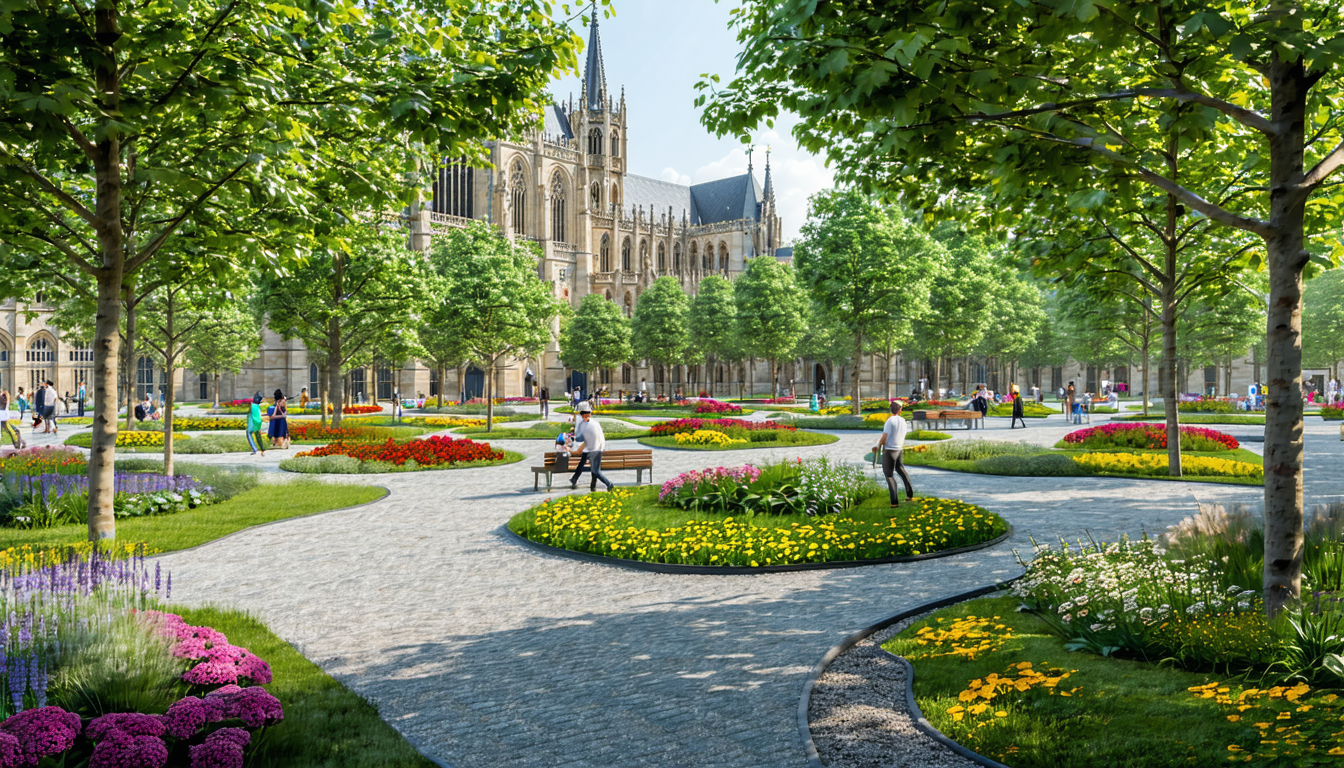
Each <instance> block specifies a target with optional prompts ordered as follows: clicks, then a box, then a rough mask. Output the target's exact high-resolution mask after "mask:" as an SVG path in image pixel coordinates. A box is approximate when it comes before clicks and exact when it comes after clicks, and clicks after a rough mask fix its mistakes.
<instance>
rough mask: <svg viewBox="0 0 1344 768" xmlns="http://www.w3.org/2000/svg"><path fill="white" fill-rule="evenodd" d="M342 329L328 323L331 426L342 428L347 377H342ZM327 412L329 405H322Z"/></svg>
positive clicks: (334, 319)
mask: <svg viewBox="0 0 1344 768" xmlns="http://www.w3.org/2000/svg"><path fill="white" fill-rule="evenodd" d="M342 353H343V350H342V349H341V328H340V322H339V321H338V320H337V319H336V318H332V319H331V320H330V321H328V323H327V387H328V390H329V393H330V395H331V426H333V427H340V426H341V411H342V410H343V409H344V408H345V377H344V376H342V375H341V355H342ZM322 412H323V413H326V412H327V404H326V403H323V404H322Z"/></svg>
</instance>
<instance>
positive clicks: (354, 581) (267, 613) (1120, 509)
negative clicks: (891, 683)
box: [164, 420, 1344, 768]
mask: <svg viewBox="0 0 1344 768" xmlns="http://www.w3.org/2000/svg"><path fill="white" fill-rule="evenodd" d="M995 421H996V420H991V426H990V428H988V429H986V430H984V431H983V432H982V433H980V435H979V436H982V437H985V438H989V439H1030V440H1032V441H1033V442H1039V443H1042V444H1049V443H1053V442H1054V441H1055V440H1058V439H1059V437H1060V436H1062V435H1063V434H1064V433H1065V432H1067V431H1068V427H1067V426H1066V425H1064V424H1063V423H1059V424H1058V425H1057V426H1053V425H1049V426H1048V425H1044V424H1041V425H1035V424H1034V425H1033V427H1032V428H1030V429H1028V430H1025V431H1023V430H1018V431H1016V432H1009V431H1008V430H1007V429H1006V428H1003V427H1002V426H1001V425H999V424H996V423H994V422H995ZM1004 421H1006V420H1004ZM1309 425H1310V426H1309V428H1308V432H1309V437H1308V440H1309V445H1308V447H1309V450H1311V451H1312V452H1313V453H1312V459H1311V461H1310V463H1309V467H1311V470H1309V475H1308V477H1309V485H1308V491H1309V492H1310V493H1312V494H1313V495H1315V496H1321V497H1328V496H1331V495H1337V494H1340V493H1341V492H1344V488H1341V485H1340V482H1339V481H1336V480H1334V479H1333V478H1334V476H1335V475H1337V474H1338V473H1331V472H1326V471H1324V469H1325V467H1326V466H1328V463H1327V462H1330V461H1334V462H1337V461H1338V458H1339V446H1340V443H1339V440H1338V437H1337V431H1336V429H1335V428H1334V427H1331V426H1330V425H1324V424H1321V423H1320V422H1319V420H1316V422H1315V423H1314V424H1312V423H1311V422H1309ZM1229 431H1233V432H1240V433H1246V434H1249V433H1250V430H1247V429H1245V428H1242V429H1240V430H1238V429H1237V428H1229ZM874 437H875V436H874V435H873V434H872V433H863V434H856V433H848V434H843V435H842V437H841V440H840V442H839V443H835V444H833V445H829V446H818V447H812V448H804V449H794V450H790V451H783V450H779V451H746V452H740V453H731V454H723V453H718V454H706V453H693V452H685V451H666V450H659V451H657V452H656V455H655V466H656V467H657V473H656V475H655V477H656V478H657V479H658V480H659V481H661V480H663V479H666V478H667V477H670V476H671V475H672V474H674V473H677V472H681V471H684V470H687V469H692V468H698V467H703V466H709V465H713V464H717V463H719V462H723V463H729V464H732V463H737V462H741V461H745V460H747V459H749V458H750V459H751V460H755V461H761V460H765V459H766V458H767V456H763V455H762V454H769V456H770V457H778V458H784V457H792V456H797V455H803V456H813V455H821V454H823V453H826V454H830V455H832V456H835V457H839V458H844V459H851V460H852V459H857V458H859V457H861V456H862V454H863V453H864V452H865V451H866V450H867V448H868V446H870V445H871V444H872V442H873V440H874ZM500 444H501V445H503V446H505V447H508V448H510V449H513V450H518V451H522V452H525V453H526V454H527V455H528V457H529V458H528V460H526V461H524V462H522V463H519V464H514V465H509V466H504V467H492V468H485V469H476V470H464V471H445V472H421V473H415V474H405V475H390V476H387V475H385V476H373V477H371V478H370V477H366V478H360V479H362V480H364V481H366V482H373V483H378V484H385V485H386V486H387V487H389V488H390V489H391V491H392V494H391V496H390V497H388V498H387V499H385V500H383V501H380V502H377V503H375V504H373V505H370V506H366V507H362V508H358V509H353V510H349V511H345V512H333V513H328V514H325V515H321V516H318V517H314V518H310V519H306V520H295V521H289V522H286V523H282V524H278V525H271V526H267V527H264V528H259V529H254V530H251V531H245V532H243V533H241V534H239V535H236V536H233V537H230V538H227V539H224V540H221V541H219V542H216V543H214V544H210V545H207V546H206V547H203V548H201V549H199V550H196V551H193V552H190V553H183V554H180V555H169V556H166V557H164V561H165V563H166V564H167V565H169V566H170V567H171V568H172V569H173V571H174V587H175V595H174V597H175V598H176V599H180V600H183V601H186V602H190V603H204V602H213V603H218V604H224V605H231V606H237V607H241V608H244V609H246V610H248V611H251V612H253V613H255V614H256V615H258V616H260V617H261V618H262V619H264V620H265V621H266V622H268V623H269V624H270V626H271V627H272V629H274V630H275V631H276V632H277V633H278V634H279V635H281V636H282V637H284V638H286V639H287V640H289V641H291V642H292V643H294V644H295V645H296V646H297V647H298V648H299V649H300V650H301V651H302V652H303V653H304V654H305V655H307V656H308V657H309V658H311V659H313V660H314V661H316V662H317V663H319V664H320V665H321V666H322V667H323V668H324V669H325V670H326V671H328V672H329V673H330V674H332V675H334V676H335V677H337V678H338V679H340V680H341V681H342V682H344V683H345V684H347V685H349V686H350V687H351V688H352V689H354V690H355V691H357V692H359V693H360V694H362V695H364V696H366V697H367V698H369V699H370V700H372V701H373V702H375V703H376V704H377V705H378V706H379V708H380V711H381V712H382V714H383V716H384V717H385V718H386V719H387V720H388V721H389V722H391V723H392V724H393V725H394V726H395V727H397V728H398V729H400V730H401V731H402V732H403V733H404V734H406V736H407V737H408V738H409V739H410V740H411V741H412V742H413V743H414V744H415V745H416V746H417V747H419V748H420V749H421V750H423V751H424V752H425V753H426V754H429V755H431V756H433V757H434V758H436V759H438V760H441V761H443V762H444V763H446V764H449V765H451V766H453V768H476V767H478V766H479V767H486V766H489V767H491V768H507V767H511V766H548V767H551V766H601V767H602V768H637V767H639V766H659V767H660V768H668V767H677V768H712V767H714V766H724V767H725V768H729V767H731V768H751V767H752V766H761V767H763V768H764V767H766V766H768V767H769V768H778V767H799V768H801V766H804V765H805V764H806V763H805V760H804V756H803V749H802V743H801V740H800V737H799V735H798V730H797V724H796V711H797V705H798V697H799V694H800V693H801V686H802V682H803V679H804V677H805V675H806V674H807V672H808V671H809V669H810V668H811V666H812V665H813V664H815V663H816V662H817V660H818V659H819V658H820V657H821V656H822V654H823V653H825V651H826V650H827V649H828V648H829V647H830V646H832V645H833V644H835V643H836V642H838V641H839V640H840V639H841V638H842V637H844V636H845V635H847V634H849V633H850V632H853V631H855V630H856V629H859V628H861V627H863V626H866V625H868V624H870V623H872V622H875V621H877V620H879V619H881V618H883V617H885V616H889V615H891V614H894V613H896V612H898V611H901V610H903V609H906V608H909V607H913V606H916V605H918V604H921V603H923V602H927V601H929V600H931V599H935V598H938V597H942V596H947V595H951V594H956V593H958V592H961V591H965V590H968V589H971V588H973V587H977V586H980V585H983V584H987V583H990V582H993V581H995V580H999V579H1005V578H1009V577H1012V576H1014V575H1016V574H1017V573H1018V572H1019V569H1018V567H1017V565H1016V563H1015V560H1014V557H1013V554H1012V549H1013V548H1014V547H1017V548H1029V547H1030V541H1029V538H1030V537H1035V538H1036V539H1037V540H1040V541H1052V540H1054V539H1055V538H1057V537H1059V536H1064V537H1066V538H1073V537H1077V536H1082V535H1084V534H1085V533H1086V532H1091V534H1092V535H1094V536H1096V537H1098V538H1106V537H1114V536H1116V535H1118V534H1120V533H1123V532H1129V533H1131V534H1138V533H1140V532H1142V531H1143V530H1148V531H1154V532H1155V531H1158V530H1160V529H1161V528H1163V527H1165V526H1166V525H1169V524H1171V523H1173V522H1175V521H1177V520H1179V519H1180V518H1181V517H1184V516H1186V515H1188V514H1191V513H1192V512H1193V511H1194V509H1195V502H1196V500H1197V499H1198V500H1206V501H1207V500H1226V501H1248V502H1256V501H1257V500H1258V499H1259V497H1260V491H1259V489H1257V488H1250V487H1238V486H1225V485H1210V484H1195V483H1166V482H1138V481H1124V480H1109V479H1087V478H1081V479H1080V478H1068V479H1058V480H1055V479H1042V478H994V477H982V476H975V475H965V474H958V473H949V472H938V471H932V470H916V471H915V472H914V477H915V483H916V487H917V489H918V490H919V491H921V492H929V493H937V494H939V495H944V496H955V497H960V498H964V499H966V500H967V501H971V502H974V503H977V504H982V505H984V506H986V507H988V508H990V509H993V510H995V511H997V512H999V513H1000V514H1002V515H1003V516H1004V517H1006V518H1007V519H1008V520H1009V521H1010V522H1012V523H1013V525H1014V526H1015V536H1014V538H1013V541H1012V542H1011V543H1010V544H1005V545H1001V546H998V547H995V548H993V549H990V550H984V551H981V552H977V553H973V554H969V555H963V556H958V557H950V558H945V559H941V560H934V561H928V562H923V563H915V564H909V565H886V566H871V567H865V568H857V569H849V570H836V571H812V572H805V573H796V574H772V575H758V576H669V575H660V574H649V573H640V572H632V571H628V570H624V569H615V568H610V567H605V566H597V565H590V564H585V563H579V562H576V561H572V560H568V559H564V558H556V557H551V556H546V555H541V554H538V553H535V552H533V551H531V550H528V549H525V548H522V547H520V546H518V545H516V544H514V543H511V542H509V541H507V540H505V539H504V538H503V537H502V536H501V533H500V531H501V527H502V526H503V525H504V523H505V522H506V521H507V520H508V519H509V517H510V516H512V515H513V514H515V513H516V512H518V511H520V510H522V509H525V508H526V507H528V506H530V505H532V504H535V503H537V502H538V501H540V500H541V499H543V498H545V496H544V495H541V494H534V493H532V490H531V488H532V479H531V472H530V471H529V470H528V467H530V466H531V465H532V464H533V463H535V461H534V460H535V459H536V458H537V457H538V456H539V454H540V453H541V452H542V451H543V450H545V449H546V447H547V444H546V443H545V442H544V441H541V442H539V441H511V442H501V443H500ZM631 445H633V444H631ZM1251 447H1254V445H1252V446H1251ZM184 459H186V460H211V461H220V462H228V461H236V459H230V458H229V457H222V456H221V457H210V456H205V457H184ZM278 460H279V455H278V454H274V453H273V454H271V455H268V457H267V462H266V465H268V466H272V467H273V466H274V465H275V463H276V462H278ZM249 463H250V462H249ZM1318 475H1319V476H1321V478H1322V480H1321V482H1319V483H1317V482H1316V480H1315V478H1316V477H1317V476H1318ZM620 477H621V478H622V479H623V477H624V476H623V475H622V476H620ZM346 479H347V481H348V480H349V478H346ZM276 492H277V493H283V492H286V491H285V490H284V489H283V488H282V487H277V488H276ZM564 492H568V488H565V491H564Z"/></svg>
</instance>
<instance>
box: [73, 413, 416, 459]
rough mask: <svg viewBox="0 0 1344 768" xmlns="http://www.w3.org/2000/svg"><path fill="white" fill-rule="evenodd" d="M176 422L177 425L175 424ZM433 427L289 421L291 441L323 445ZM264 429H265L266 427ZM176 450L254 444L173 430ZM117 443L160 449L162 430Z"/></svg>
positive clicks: (237, 448)
mask: <svg viewBox="0 0 1344 768" xmlns="http://www.w3.org/2000/svg"><path fill="white" fill-rule="evenodd" d="M174 426H176V425H174ZM429 430H430V428H429V427H427V426H418V425H411V424H405V425H401V426H368V425H356V426H353V427H324V426H322V425H321V424H318V423H317V422H311V421H307V422H305V421H294V420H292V419H291V420H290V422H289V436H290V442H291V443H292V444H294V445H322V444H325V443H330V442H336V441H339V442H346V443H373V442H381V441H385V440H405V439H407V438H412V437H418V436H419V435H423V434H425V433H426V432H428V431H429ZM263 431H264V430H263ZM142 434H143V435H154V436H155V437H145V438H139V437H135V438H132V437H129V435H142ZM173 434H174V437H173V443H174V446H173V447H174V451H175V452H177V453H181V454H211V453H250V452H251V450H252V446H251V445H250V444H249V443H248V442H247V436H246V435H245V434H244V433H243V431H242V429H239V430H238V432H237V433H236V434H212V435H197V436H195V437H192V436H190V435H183V434H179V433H177V432H174V433H173ZM122 435H128V437H127V443H128V444H127V445H125V446H123V445H122ZM92 440H93V436H92V434H91V433H88V432H80V433H77V434H74V435H71V436H70V437H68V438H66V440H65V444H66V445H72V446H79V447H83V448H87V447H89V446H90V445H91V444H92ZM260 445H261V449H262V450H271V440H270V438H269V437H266V436H265V435H264V434H263V435H262V437H261V443H260ZM117 447H119V448H121V447H124V448H125V449H126V452H127V453H159V452H161V450H162V448H163V433H162V432H143V433H142V432H133V433H126V432H119V433H118V434H117Z"/></svg>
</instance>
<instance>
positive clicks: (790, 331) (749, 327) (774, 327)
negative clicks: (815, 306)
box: [733, 256, 807, 397]
mask: <svg viewBox="0 0 1344 768" xmlns="http://www.w3.org/2000/svg"><path fill="white" fill-rule="evenodd" d="M733 298H734V300H735V301H736V302H737V335H738V338H739V339H741V343H742V351H743V352H744V353H745V354H746V355H749V356H751V357H760V358H764V359H766V360H769V361H770V396H771V397H774V394H775V387H776V386H777V381H778V376H779V361H780V359H781V358H785V357H790V356H792V355H793V351H794V349H796V348H797V346H798V342H799V341H800V340H802V338H803V313H804V312H805V311H806V308H807V304H806V301H805V299H804V295H803V291H802V289H800V288H799V287H798V284H797V282H796V281H795V280H794V276H793V269H792V268H791V267H788V266H786V265H784V264H781V263H779V260H778V259H776V258H775V257H773V256H757V257H755V258H752V259H747V270H746V271H745V272H743V273H742V275H741V276H740V277H738V278H737V284H736V285H735V286H734V295H733Z"/></svg>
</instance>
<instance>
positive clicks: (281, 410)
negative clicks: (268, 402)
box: [266, 389, 289, 450]
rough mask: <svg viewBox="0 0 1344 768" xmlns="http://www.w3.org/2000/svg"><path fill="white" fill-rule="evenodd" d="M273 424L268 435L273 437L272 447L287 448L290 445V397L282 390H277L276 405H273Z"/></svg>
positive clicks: (267, 431) (267, 432)
mask: <svg viewBox="0 0 1344 768" xmlns="http://www.w3.org/2000/svg"><path fill="white" fill-rule="evenodd" d="M272 407H273V410H272V411H271V425H270V428H269V429H268V430H266V436H267V437H269V438H270V439H271V447H272V448H276V449H281V450H282V449H285V448H288V447H289V398H287V397H285V393H284V392H283V391H281V390H278V389H277V390H275V405H274V406H272Z"/></svg>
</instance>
